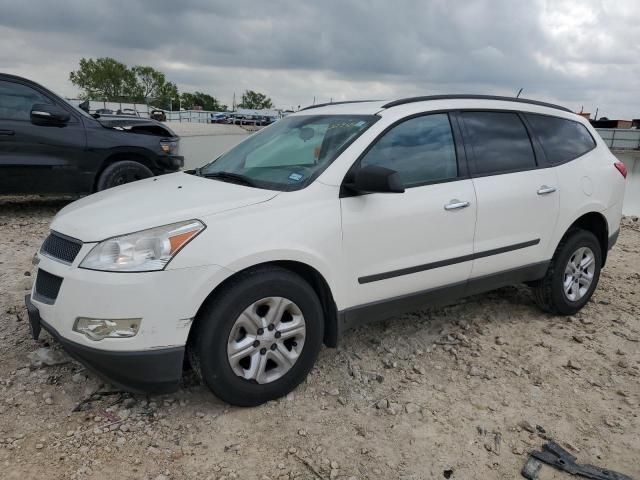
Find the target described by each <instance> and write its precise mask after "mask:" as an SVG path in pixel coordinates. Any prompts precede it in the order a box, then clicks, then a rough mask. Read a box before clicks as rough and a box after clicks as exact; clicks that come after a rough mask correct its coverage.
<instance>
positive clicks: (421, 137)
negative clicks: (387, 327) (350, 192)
mask: <svg viewBox="0 0 640 480" xmlns="http://www.w3.org/2000/svg"><path fill="white" fill-rule="evenodd" d="M453 131H454V130H453V129H452V124H451V121H450V118H449V115H448V114H447V113H435V114H429V115H423V116H419V117H415V118H411V119H408V120H404V121H402V122H400V123H398V124H396V125H395V126H393V127H391V128H390V129H388V130H387V131H386V132H385V133H384V134H383V135H382V136H381V137H379V138H378V139H377V140H376V141H375V143H374V145H373V146H372V147H371V148H370V149H369V150H368V151H367V152H366V153H365V154H364V156H363V157H362V158H361V159H360V160H359V162H357V163H356V165H354V167H353V168H358V167H359V166H368V165H378V166H383V167H386V168H390V169H393V170H395V171H397V172H398V173H399V176H400V178H401V180H402V182H403V185H404V187H405V192H404V193H375V194H368V195H358V196H346V197H343V198H342V199H341V210H342V229H343V249H344V259H345V264H344V275H345V277H346V278H347V279H348V287H347V288H349V293H350V294H351V295H350V297H351V298H352V302H351V303H352V304H353V305H354V306H362V305H366V304H371V303H374V302H378V301H381V300H388V299H397V298H398V297H402V296H406V295H410V294H415V293H418V292H424V291H427V290H431V289H435V288H438V287H442V286H450V285H457V286H459V287H462V286H464V283H465V282H466V280H467V279H468V277H469V274H470V272H471V258H470V255H471V254H472V252H473V235H474V229H475V220H476V197H475V192H474V187H473V183H472V181H471V180H470V179H468V178H466V174H465V166H464V160H463V158H461V157H462V156H463V154H464V153H463V150H462V149H461V148H459V145H458V148H456V141H455V139H456V137H454V133H453Z"/></svg>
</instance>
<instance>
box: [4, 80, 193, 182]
mask: <svg viewBox="0 0 640 480" xmlns="http://www.w3.org/2000/svg"><path fill="white" fill-rule="evenodd" d="M183 164H184V159H183V157H181V156H180V155H179V137H178V136H177V135H176V134H175V133H174V132H173V131H171V129H169V128H168V127H166V126H165V125H163V124H160V123H158V122H156V121H154V120H147V119H142V118H134V117H131V118H127V117H124V116H121V117H114V116H112V117H109V116H106V117H100V116H98V118H94V117H93V116H91V115H89V114H88V113H87V112H86V111H84V110H82V109H80V108H76V107H74V106H72V105H71V104H70V103H68V102H67V101H66V100H64V99H62V98H61V97H59V96H58V95H56V94H54V93H53V92H51V91H50V90H47V89H46V88H44V87H42V86H41V85H38V84H37V83H34V82H32V81H30V80H27V79H25V78H21V77H16V76H13V75H6V74H0V194H9V193H11V194H15V193H74V194H87V193H91V192H96V191H99V190H104V189H107V188H111V187H114V186H116V185H121V184H124V183H129V182H132V181H134V180H140V179H143V178H147V177H152V176H154V175H160V174H163V173H168V172H175V171H176V170H179V169H180V168H181V167H182V166H183Z"/></svg>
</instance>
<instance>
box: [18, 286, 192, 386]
mask: <svg viewBox="0 0 640 480" xmlns="http://www.w3.org/2000/svg"><path fill="white" fill-rule="evenodd" d="M25 304H26V307H27V312H28V313H29V325H30V327H31V332H32V335H33V336H34V338H36V339H37V338H38V335H39V334H40V329H41V328H43V329H44V330H46V331H47V332H49V333H50V334H51V336H53V337H54V338H55V339H56V340H57V341H58V342H59V343H60V344H61V345H62V346H63V348H64V349H65V350H66V351H67V352H68V353H69V355H71V356H72V357H73V358H75V359H76V360H78V361H79V362H81V363H82V364H83V365H85V366H86V367H87V368H88V369H89V370H91V371H93V372H94V373H96V374H98V375H99V376H101V377H103V378H105V379H106V380H108V381H109V382H110V383H112V384H113V385H115V386H117V387H119V388H122V389H124V390H127V391H129V392H133V393H169V392H174V391H176V390H177V389H178V386H179V384H180V379H181V377H182V363H183V359H184V350H185V349H184V347H170V348H161V349H156V350H143V351H113V350H100V349H97V348H91V347H87V346H85V345H81V344H79V343H76V342H72V341H71V340H68V339H66V338H64V337H63V336H62V335H60V333H58V331H57V330H56V329H55V328H53V327H52V326H51V325H49V324H48V323H47V322H45V321H44V320H42V318H40V311H39V310H38V308H37V307H36V306H35V305H34V304H33V302H32V301H31V295H27V296H26V297H25Z"/></svg>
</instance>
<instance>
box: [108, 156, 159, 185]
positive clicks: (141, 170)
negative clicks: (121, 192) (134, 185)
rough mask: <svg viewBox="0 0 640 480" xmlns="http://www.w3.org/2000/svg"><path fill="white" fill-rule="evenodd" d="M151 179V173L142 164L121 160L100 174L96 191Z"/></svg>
mask: <svg viewBox="0 0 640 480" xmlns="http://www.w3.org/2000/svg"><path fill="white" fill-rule="evenodd" d="M149 177H153V172H152V171H151V170H149V168H148V167H146V166H144V165H143V164H141V163H139V162H135V161H131V160H123V161H120V162H115V163H112V164H111V165H109V166H108V167H107V168H105V169H104V171H103V172H102V173H101V174H100V177H99V178H98V183H97V185H96V191H98V192H99V191H101V190H106V189H107V188H113V187H117V186H118V185H124V184H125V183H131V182H135V181H136V180H142V179H143V178H149Z"/></svg>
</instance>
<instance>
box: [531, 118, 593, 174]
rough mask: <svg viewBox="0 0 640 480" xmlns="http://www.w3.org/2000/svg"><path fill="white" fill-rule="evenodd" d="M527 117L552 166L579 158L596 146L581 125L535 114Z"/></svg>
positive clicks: (563, 119)
mask: <svg viewBox="0 0 640 480" xmlns="http://www.w3.org/2000/svg"><path fill="white" fill-rule="evenodd" d="M526 116H527V121H528V122H529V123H530V124H531V127H532V128H533V132H534V133H535V135H536V136H537V137H538V140H540V143H541V144H542V149H543V150H544V153H545V155H546V156H547V160H549V163H551V164H552V165H558V164H560V163H564V162H568V161H569V160H573V159H574V158H578V157H579V156H581V155H584V154H585V153H587V152H588V151H590V150H593V149H594V148H595V146H596V142H595V141H594V140H593V137H592V136H591V134H590V133H589V131H588V130H587V128H586V127H585V126H584V125H582V124H581V123H578V122H574V121H573V120H567V119H565V118H558V117H551V116H549V115H538V114H535V113H527V114H526Z"/></svg>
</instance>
